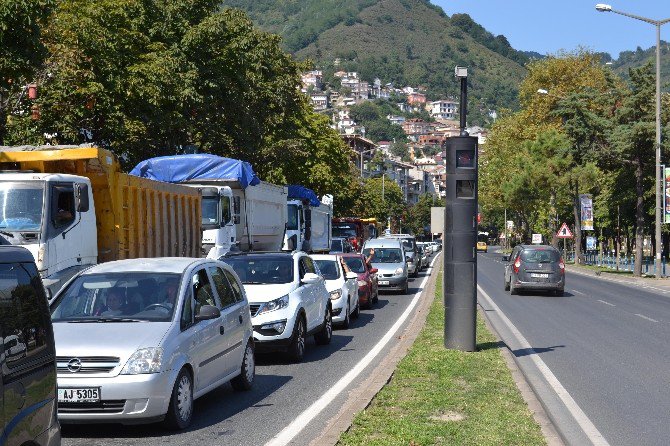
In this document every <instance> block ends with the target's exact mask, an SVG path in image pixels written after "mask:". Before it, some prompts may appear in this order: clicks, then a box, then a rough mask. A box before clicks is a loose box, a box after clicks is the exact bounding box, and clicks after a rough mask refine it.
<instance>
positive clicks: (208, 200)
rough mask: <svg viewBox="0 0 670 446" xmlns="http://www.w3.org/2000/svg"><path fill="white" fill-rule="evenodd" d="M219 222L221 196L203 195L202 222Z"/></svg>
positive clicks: (208, 223) (207, 223)
mask: <svg viewBox="0 0 670 446" xmlns="http://www.w3.org/2000/svg"><path fill="white" fill-rule="evenodd" d="M218 223H219V197H218V196H214V197H202V224H203V225H216V224H218Z"/></svg>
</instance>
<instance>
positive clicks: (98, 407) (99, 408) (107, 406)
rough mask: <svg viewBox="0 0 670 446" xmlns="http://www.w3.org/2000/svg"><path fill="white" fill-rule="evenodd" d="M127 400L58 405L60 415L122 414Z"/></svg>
mask: <svg viewBox="0 0 670 446" xmlns="http://www.w3.org/2000/svg"><path fill="white" fill-rule="evenodd" d="M125 405H126V400H106V401H100V402H98V403H58V413H62V414H65V413H83V414H96V413H121V412H123V407H124V406H125Z"/></svg>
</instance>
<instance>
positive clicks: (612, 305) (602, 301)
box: [598, 299, 616, 307]
mask: <svg viewBox="0 0 670 446" xmlns="http://www.w3.org/2000/svg"><path fill="white" fill-rule="evenodd" d="M598 302H600V303H601V304H605V305H609V306H610V307H616V305H614V304H611V303H609V302H605V301H604V300H600V299H598Z"/></svg>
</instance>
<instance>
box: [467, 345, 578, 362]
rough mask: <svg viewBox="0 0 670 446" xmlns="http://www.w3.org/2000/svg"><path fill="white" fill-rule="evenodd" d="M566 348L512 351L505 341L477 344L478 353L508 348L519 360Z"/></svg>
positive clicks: (556, 346)
mask: <svg viewBox="0 0 670 446" xmlns="http://www.w3.org/2000/svg"><path fill="white" fill-rule="evenodd" d="M564 347H565V345H553V346H551V347H531V348H519V349H516V350H512V349H510V348H509V346H508V345H507V344H505V343H504V342H503V341H496V342H481V343H479V344H477V351H485V350H493V349H496V350H497V349H501V348H506V349H508V350H509V351H510V353H512V354H513V355H514V356H516V357H517V358H521V357H523V356H529V355H535V354H539V353H547V352H553V351H554V350H556V349H557V348H564Z"/></svg>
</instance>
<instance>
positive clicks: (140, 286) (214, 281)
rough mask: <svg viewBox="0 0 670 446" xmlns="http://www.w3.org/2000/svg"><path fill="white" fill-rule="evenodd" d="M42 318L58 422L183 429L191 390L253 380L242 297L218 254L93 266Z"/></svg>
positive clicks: (241, 385)
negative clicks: (51, 337) (51, 342)
mask: <svg viewBox="0 0 670 446" xmlns="http://www.w3.org/2000/svg"><path fill="white" fill-rule="evenodd" d="M51 319H52V322H53V326H54V333H55V336H56V355H57V357H56V365H57V372H58V417H59V419H60V421H61V422H62V423H67V422H77V423H81V422H93V423H100V422H116V423H126V424H130V423H138V422H141V423H146V422H154V421H165V424H166V425H167V427H169V428H172V429H183V428H185V427H187V426H188V425H189V424H190V422H191V418H192V415H193V400H194V399H196V398H198V397H200V396H202V395H204V394H206V393H207V392H209V391H211V390H213V389H215V388H217V387H219V386H220V385H222V384H224V383H226V382H228V381H231V383H232V385H233V387H234V388H235V389H237V390H247V389H250V388H251V385H252V383H253V381H254V377H255V360H254V344H253V338H252V327H251V314H250V313H249V304H248V302H247V298H246V295H245V293H244V288H243V287H242V284H241V283H240V280H239V278H238V277H237V275H236V274H235V272H234V271H233V269H232V268H231V267H230V266H228V265H226V264H224V263H222V262H219V261H217V260H209V259H193V258H176V257H172V258H157V259H133V260H121V261H116V262H109V263H103V264H101V265H97V266H94V267H92V268H90V269H88V270H86V271H84V272H82V273H80V274H78V275H77V276H75V277H74V278H73V279H72V280H71V281H70V282H68V284H67V285H66V286H65V287H63V289H61V290H60V291H59V292H58V294H57V295H56V296H55V299H54V301H53V302H52V304H51Z"/></svg>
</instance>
